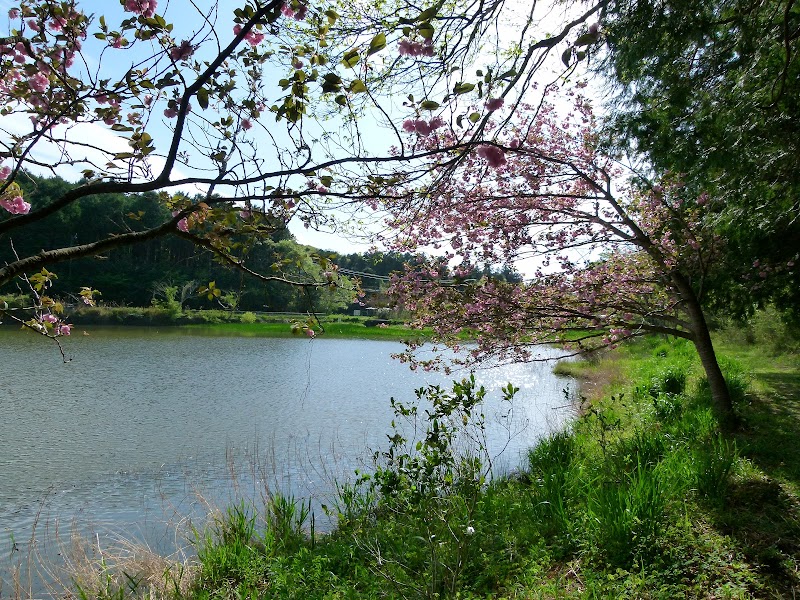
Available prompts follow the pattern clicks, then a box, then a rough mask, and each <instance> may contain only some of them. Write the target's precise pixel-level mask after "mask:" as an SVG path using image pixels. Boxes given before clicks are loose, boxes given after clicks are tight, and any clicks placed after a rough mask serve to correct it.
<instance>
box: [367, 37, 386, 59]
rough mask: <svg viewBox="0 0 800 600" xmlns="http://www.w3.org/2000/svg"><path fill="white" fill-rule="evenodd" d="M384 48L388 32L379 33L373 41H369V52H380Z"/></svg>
mask: <svg viewBox="0 0 800 600" xmlns="http://www.w3.org/2000/svg"><path fill="white" fill-rule="evenodd" d="M384 48H386V34H385V33H379V34H378V35H376V36H375V37H374V38H372V41H371V42H370V43H369V51H368V52H367V54H375V53H376V52H380V51H381V50H383V49H384Z"/></svg>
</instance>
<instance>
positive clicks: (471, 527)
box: [464, 525, 475, 535]
mask: <svg viewBox="0 0 800 600" xmlns="http://www.w3.org/2000/svg"><path fill="white" fill-rule="evenodd" d="M464 533H466V534H467V535H472V534H474V533H475V528H474V527H473V526H472V525H468V526H467V528H466V529H465V530H464Z"/></svg>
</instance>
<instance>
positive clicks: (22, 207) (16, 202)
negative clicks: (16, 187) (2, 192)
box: [0, 196, 31, 215]
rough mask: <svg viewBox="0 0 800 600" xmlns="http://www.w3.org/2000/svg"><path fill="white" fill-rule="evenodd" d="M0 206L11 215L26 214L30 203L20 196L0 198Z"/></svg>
mask: <svg viewBox="0 0 800 600" xmlns="http://www.w3.org/2000/svg"><path fill="white" fill-rule="evenodd" d="M0 207H2V208H4V209H6V210H7V211H8V212H10V213H11V214H12V215H27V214H28V213H29V212H30V210H31V205H30V204H29V203H28V202H25V200H23V199H22V196H14V197H13V198H3V199H0Z"/></svg>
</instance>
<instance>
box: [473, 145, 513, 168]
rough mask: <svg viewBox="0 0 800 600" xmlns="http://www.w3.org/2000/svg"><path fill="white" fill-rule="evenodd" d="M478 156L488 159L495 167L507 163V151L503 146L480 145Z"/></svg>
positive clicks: (490, 164)
mask: <svg viewBox="0 0 800 600" xmlns="http://www.w3.org/2000/svg"><path fill="white" fill-rule="evenodd" d="M477 154H478V156H480V157H481V158H483V159H484V160H486V162H487V163H489V166H490V167H493V168H495V169H497V168H499V167H502V166H503V165H505V164H506V153H505V152H503V149H502V148H498V147H497V146H490V145H488V144H486V145H483V146H479V147H478V152H477Z"/></svg>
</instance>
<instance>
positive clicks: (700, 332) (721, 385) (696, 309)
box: [673, 276, 739, 432]
mask: <svg viewBox="0 0 800 600" xmlns="http://www.w3.org/2000/svg"><path fill="white" fill-rule="evenodd" d="M673 280H674V281H675V283H676V284H677V287H678V289H679V290H680V292H681V295H682V296H683V298H684V308H685V309H686V312H687V314H688V315H689V321H690V322H691V324H692V341H693V342H694V347H695V349H696V350H697V354H698V355H699V356H700V363H701V364H702V365H703V370H704V371H705V373H706V379H708V387H709V389H710V390H711V408H712V410H713V411H714V414H715V416H716V417H717V420H718V421H719V425H720V428H721V429H722V430H723V431H726V432H729V431H733V430H735V429H736V428H737V427H738V424H739V423H738V419H737V417H736V414H735V413H734V411H733V401H732V400H731V394H730V390H728V384H727V383H726V382H725V377H724V376H723V375H722V369H720V367H719V362H718V361H717V354H716V353H715V352H714V345H713V344H712V343H711V333H710V332H709V330H708V323H707V322H706V318H705V315H704V314H703V308H702V307H701V306H700V302H699V300H698V299H697V295H696V294H695V293H694V290H693V289H692V287H691V285H690V284H689V282H688V281H686V280H685V279H683V278H682V277H680V276H677V277H675V276H673Z"/></svg>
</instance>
